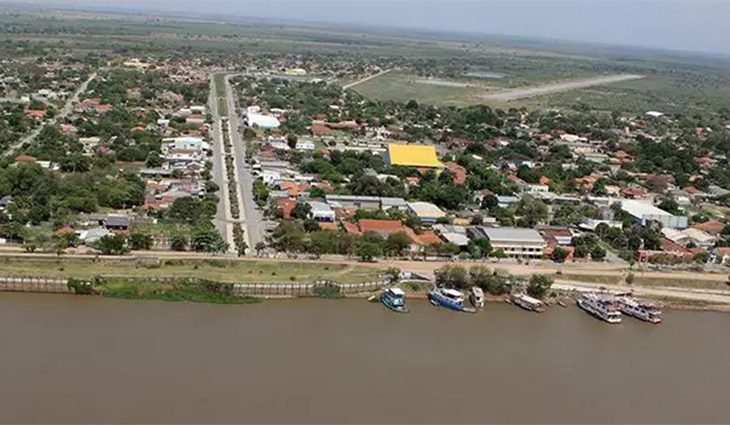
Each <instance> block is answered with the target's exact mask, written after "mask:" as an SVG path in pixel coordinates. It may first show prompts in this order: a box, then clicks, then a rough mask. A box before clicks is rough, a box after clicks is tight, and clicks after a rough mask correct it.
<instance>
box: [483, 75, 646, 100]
mask: <svg viewBox="0 0 730 425" xmlns="http://www.w3.org/2000/svg"><path fill="white" fill-rule="evenodd" d="M639 78H644V77H643V76H642V75H634V74H619V75H606V76H601V77H592V78H581V79H576V80H569V81H562V82H557V83H548V84H541V85H537V86H531V87H522V88H517V89H512V90H505V91H501V92H498V93H492V94H486V95H484V96H480V98H481V99H482V100H492V101H498V102H509V101H511V100H518V99H526V98H528V97H534V96H541V95H545V94H552V93H558V92H563V91H568V90H575V89H583V88H586V87H592V86H601V85H604V84H612V83H618V82H621V81H630V80H636V79H639Z"/></svg>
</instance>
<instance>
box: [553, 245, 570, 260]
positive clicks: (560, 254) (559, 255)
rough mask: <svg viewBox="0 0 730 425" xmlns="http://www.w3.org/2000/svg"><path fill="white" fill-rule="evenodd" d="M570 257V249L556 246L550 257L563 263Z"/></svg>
mask: <svg viewBox="0 0 730 425" xmlns="http://www.w3.org/2000/svg"><path fill="white" fill-rule="evenodd" d="M567 257H568V250H567V249H565V248H562V247H559V246H558V247H555V249H553V253H552V255H551V256H550V258H551V259H552V260H553V261H555V262H556V263H562V262H564V261H565V259H566V258H567Z"/></svg>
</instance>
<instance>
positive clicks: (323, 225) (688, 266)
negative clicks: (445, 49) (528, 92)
mask: <svg viewBox="0 0 730 425" xmlns="http://www.w3.org/2000/svg"><path fill="white" fill-rule="evenodd" d="M14 43H21V42H20V41H17V42H14ZM21 46H22V48H27V46H26V45H24V44H23V45H19V46H18V47H17V48H18V49H20V48H21ZM13 47H14V44H13V42H11V44H10V46H8V49H10V50H12V48H13ZM31 58H32V55H31V56H28V55H20V56H18V57H17V58H13V57H10V58H8V59H6V60H4V61H3V64H2V65H3V67H2V74H1V75H0V81H2V85H1V86H0V89H2V92H1V93H0V98H2V99H3V103H1V105H2V111H3V112H2V113H3V120H2V131H0V143H2V146H3V150H4V155H3V157H2V165H3V167H2V169H1V170H0V198H1V199H0V250H1V251H2V252H3V253H7V254H9V255H12V254H13V253H25V254H37V255H46V254H55V255H56V256H57V257H58V258H60V257H61V256H64V255H65V256H67V257H71V256H82V257H83V256H87V257H88V256H92V257H94V258H99V256H101V257H104V256H129V257H139V256H146V257H152V258H154V256H158V257H160V256H165V257H170V258H175V256H178V257H180V258H183V257H182V256H186V255H188V256H189V255H193V254H195V253H198V255H199V256H200V257H199V258H216V259H235V258H238V257H248V258H255V259H258V260H261V261H274V262H276V261H291V260H297V261H305V262H322V263H325V262H335V263H336V262H354V263H360V264H362V265H363V267H365V266H368V267H370V266H373V267H376V268H377V267H379V270H381V271H383V270H385V269H387V268H388V267H391V268H393V267H395V268H397V269H399V270H400V271H401V272H403V273H409V274H415V275H417V276H419V277H420V278H423V279H426V280H436V281H437V282H440V283H442V284H445V285H446V286H456V287H463V288H462V289H466V287H467V286H468V285H467V283H466V282H461V283H459V282H455V281H454V279H450V278H449V276H451V275H453V273H451V272H453V270H451V269H449V268H450V267H455V268H457V269H458V268H464V269H465V270H466V269H468V268H472V269H473V268H474V267H484V266H486V267H488V268H494V269H495V270H497V269H504V270H507V271H508V272H509V273H513V272H514V273H516V274H517V275H530V274H535V273H537V274H539V273H540V270H545V273H548V274H552V276H551V279H555V280H558V281H561V284H562V286H561V285H556V286H555V287H554V289H555V288H559V287H562V288H564V289H571V288H572V289H575V288H577V287H576V286H575V285H572V284H571V281H573V282H572V283H580V282H582V283H590V282H593V284H594V285H595V286H596V287H598V286H600V283H607V284H614V285H623V286H626V285H631V284H632V281H633V280H634V278H635V273H641V274H643V273H645V272H647V271H649V272H652V271H653V272H672V271H675V272H677V273H691V272H696V271H703V272H707V273H708V276H710V278H709V280H708V281H707V282H705V283H703V284H700V285H698V287H699V288H701V289H708V290H714V289H716V288H717V287H718V286H720V287H721V286H722V285H723V281H724V280H725V279H724V277H722V276H723V275H722V274H723V273H726V272H727V270H728V269H727V267H728V266H729V265H730V225H729V224H728V217H729V216H730V215H728V211H730V209H728V208H730V190H728V189H727V188H728V187H730V174H729V173H728V158H727V155H728V152H729V151H730V137H729V136H730V115H728V112H727V111H728V110H729V109H728V108H725V107H720V108H718V109H713V108H704V109H702V113H700V112H695V113H694V114H684V113H682V112H681V111H678V110H677V109H676V106H672V107H668V108H667V109H666V110H658V109H661V108H658V109H657V110H653V109H652V110H641V109H638V108H636V107H632V108H629V110H627V111H619V110H601V109H598V108H592V107H589V106H588V105H579V106H577V107H564V108H560V107H549V108H546V107H535V106H532V105H531V104H529V103H519V101H517V100H515V103H514V104H512V103H509V102H507V103H505V104H498V105H497V106H489V105H487V104H484V103H483V102H477V103H474V104H463V105H461V104H459V105H454V104H448V102H447V104H443V103H442V102H440V101H432V102H428V101H424V100H423V99H422V98H423V96H421V95H418V94H416V95H415V96H414V97H416V98H418V99H419V100H415V99H414V98H410V99H408V100H406V98H403V99H401V100H398V99H390V98H385V99H384V98H382V97H381V96H380V95H379V94H378V93H379V92H376V93H375V94H373V88H372V86H373V85H374V84H378V82H379V81H390V80H388V79H390V78H393V75H397V76H402V75H405V74H406V73H412V74H413V75H421V76H423V79H422V80H415V81H416V82H415V83H413V82H406V81H405V80H402V79H401V80H398V81H400V82H401V84H405V85H408V84H421V85H422V86H423V87H429V86H431V87H429V88H428V89H429V90H431V89H432V88H433V87H437V88H439V90H442V89H443V90H461V89H462V88H463V87H472V86H473V87H476V84H477V83H476V82H475V81H479V80H480V79H488V80H490V81H492V80H494V81H498V82H501V83H499V84H503V86H502V88H499V89H497V91H496V93H497V94H496V95H494V96H498V97H504V98H507V97H511V96H512V95H511V94H510V93H512V92H511V91H510V90H512V89H511V87H512V86H510V84H524V83H523V82H522V81H521V80H520V79H515V81H513V82H511V83H510V82H509V81H507V82H506V83H505V80H509V79H510V78H509V77H508V74H494V73H493V72H487V71H479V68H478V67H479V66H482V67H484V66H485V65H484V64H485V62H484V61H483V60H481V59H478V58H477V59H474V60H473V62H467V63H465V64H464V66H463V68H462V70H461V71H460V70H458V69H456V68H454V66H453V64H451V63H449V64H448V65H446V64H442V63H439V62H438V61H436V60H434V62H433V63H432V64H431V65H432V66H431V67H430V68H429V67H427V66H426V65H425V64H424V63H423V61H422V60H420V59H417V58H414V59H408V58H405V57H392V56H388V55H383V56H372V57H367V58H363V57H348V56H342V57H336V56H334V57H333V56H332V55H328V54H316V53H308V54H290V53H282V54H280V55H246V56H244V57H232V56H216V55H211V54H206V53H199V54H192V55H183V56H181V55H170V54H169V53H167V52H165V51H153V52H150V53H148V54H145V55H140V54H120V53H106V54H104V55H99V54H98V52H95V53H94V54H92V55H89V56H87V57H79V56H78V55H77V56H73V55H64V54H60V55H59V54H55V56H54V55H53V54H49V55H48V57H45V58H38V59H35V60H32V59H31ZM475 67H476V68H475ZM475 69H476V70H475ZM505 69H510V70H511V68H510V67H509V66H505ZM587 71H588V70H587V69H581V70H580V72H579V73H577V74H576V77H583V75H584V73H586V72H587ZM511 72H517V71H514V70H511ZM561 72H562V71H561ZM626 75H629V74H626ZM630 75H631V78H632V79H635V78H640V77H641V76H640V75H638V74H630ZM398 78H402V77H398ZM523 78H526V77H523ZM687 78H689V77H687ZM618 80H619V79H617V81H618ZM461 81H468V83H462V82H461ZM494 81H492V84H497V82H494ZM385 84H392V82H387V83H385ZM580 84H581V85H583V84H586V83H585V82H583V80H581V82H580ZM550 90H553V89H552V88H551V89H550ZM503 93H506V94H503ZM407 95H408V94H406V96H407ZM523 96H524V95H523V94H520V95H519V96H517V97H515V99H517V98H521V97H523ZM688 105H690V106H688V108H694V109H693V110H695V111H696V110H697V108H699V106H698V105H695V104H688ZM188 253H190V254H188ZM206 256H208V257H206ZM396 263H397V264H396ZM450 263H459V264H458V265H457V264H453V265H450ZM444 264H447V265H446V266H444ZM373 270H375V269H373ZM605 270H610V271H611V272H610V273H614V275H615V279H610V280H608V281H605V282H604V281H603V280H601V278H600V276H601V275H603V274H605V272H604V271H605ZM472 271H473V272H474V273H473V274H476V275H480V274H481V275H483V274H484V273H483V271H481V270H472ZM573 271H576V272H578V271H582V273H583V276H582V278H579V277H576V276H573V277H572V278H569V277H568V276H569V275H570V274H571V273H572V272H573ZM587 271H591V272H592V276H587V275H586V273H588V272H587ZM495 273H496V271H495ZM561 274H562V276H561ZM718 275H719V276H720V277H717V276H718ZM291 278H292V279H294V280H298V279H307V277H304V276H301V277H300V276H291ZM589 278H590V279H589ZM462 280H463V279H462ZM484 280H485V279H477V281H479V282H482V281H484ZM487 280H489V279H487ZM503 280H504V279H503ZM506 280H507V281H509V282H512V284H514V285H518V286H519V285H520V279H518V278H511V277H510V278H506ZM644 281H645V282H646V281H647V280H646V279H645V280H644ZM521 284H523V285H527V283H526V282H525V281H522V283H521ZM478 286H481V287H482V288H483V289H484V290H487V291H488V292H490V293H491V294H494V295H500V294H503V293H504V292H505V291H509V286H510V285H507V286H505V285H503V284H499V285H496V287H497V288H496V289H495V287H492V286H494V285H492V286H490V285H489V284H487V283H483V282H482V283H479V284H478ZM548 286H549V285H548ZM652 286H653V285H652ZM518 289H519V288H518ZM679 289H681V288H679ZM533 292H540V295H545V294H547V293H548V292H547V291H533ZM665 295H666V294H665ZM671 295H676V293H672V294H671ZM715 295H717V294H713V296H715ZM667 296H669V295H667Z"/></svg>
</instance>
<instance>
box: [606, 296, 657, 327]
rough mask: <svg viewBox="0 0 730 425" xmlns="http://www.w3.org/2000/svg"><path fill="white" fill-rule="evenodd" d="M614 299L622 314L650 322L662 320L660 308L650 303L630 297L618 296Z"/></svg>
mask: <svg viewBox="0 0 730 425" xmlns="http://www.w3.org/2000/svg"><path fill="white" fill-rule="evenodd" d="M616 301H617V302H618V308H619V309H620V310H621V312H622V313H624V314H627V315H629V316H633V317H636V318H637V319H639V320H643V321H645V322H650V323H661V321H662V312H661V310H659V308H658V307H657V306H656V305H654V304H652V303H647V302H642V301H639V300H636V299H634V298H632V297H618V298H617V299H616Z"/></svg>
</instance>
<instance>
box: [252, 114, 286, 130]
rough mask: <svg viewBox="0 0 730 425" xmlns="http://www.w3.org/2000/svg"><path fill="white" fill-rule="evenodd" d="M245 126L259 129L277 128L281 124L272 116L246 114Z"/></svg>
mask: <svg viewBox="0 0 730 425" xmlns="http://www.w3.org/2000/svg"><path fill="white" fill-rule="evenodd" d="M246 124H247V125H248V126H249V127H254V126H255V127H259V128H279V126H280V125H281V123H280V122H279V120H278V119H277V118H276V117H275V116H273V115H264V114H259V113H256V112H249V113H247V114H246Z"/></svg>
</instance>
